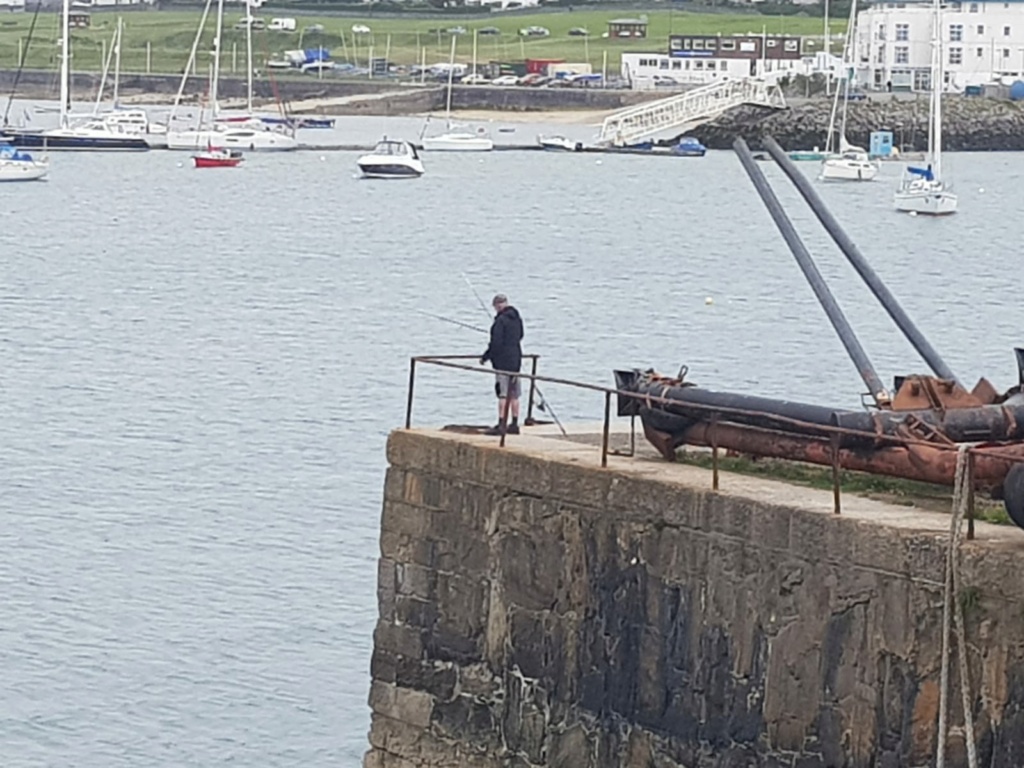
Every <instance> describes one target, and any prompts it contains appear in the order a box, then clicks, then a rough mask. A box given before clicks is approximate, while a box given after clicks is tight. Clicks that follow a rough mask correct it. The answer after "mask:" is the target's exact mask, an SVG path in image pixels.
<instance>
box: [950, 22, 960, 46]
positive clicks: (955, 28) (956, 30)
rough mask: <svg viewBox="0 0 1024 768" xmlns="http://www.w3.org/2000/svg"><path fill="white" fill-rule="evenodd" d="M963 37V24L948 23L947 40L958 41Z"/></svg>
mask: <svg viewBox="0 0 1024 768" xmlns="http://www.w3.org/2000/svg"><path fill="white" fill-rule="evenodd" d="M963 39H964V25H963V24H950V25H949V42H951V43H959V42H960V41H961V40H963Z"/></svg>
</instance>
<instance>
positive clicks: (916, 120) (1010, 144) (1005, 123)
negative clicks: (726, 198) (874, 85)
mask: <svg viewBox="0 0 1024 768" xmlns="http://www.w3.org/2000/svg"><path fill="white" fill-rule="evenodd" d="M831 109H832V100H831V99H827V98H824V97H820V98H813V99H805V100H801V101H798V102H795V103H794V105H793V106H791V107H790V108H789V109H785V110H779V111H773V110H767V109H763V108H760V107H740V108H737V109H733V110H730V111H729V112H727V113H725V114H724V115H722V116H721V117H719V118H718V119H716V120H714V121H713V122H711V123H707V124H706V125H702V126H700V127H698V128H696V129H694V130H693V131H692V134H693V135H695V136H697V137H699V138H700V140H701V142H702V143H703V144H704V145H705V146H707V147H710V148H712V149H729V148H730V147H732V142H733V141H734V140H735V139H736V137H737V136H742V137H743V138H744V139H746V140H747V143H748V144H750V145H751V146H752V147H754V148H758V147H760V144H761V138H762V137H763V136H774V137H775V139H776V141H778V142H779V144H781V145H782V147H783V148H784V149H787V150H797V149H804V150H806V149H811V148H813V147H821V148H822V149H824V146H825V137H826V135H827V133H828V123H829V115H830V112H831ZM847 109H848V114H847V123H846V137H847V139H849V141H850V142H851V143H852V144H854V145H855V146H859V147H863V148H865V149H866V148H868V147H869V146H870V141H869V137H870V135H871V132H872V131H882V130H888V131H892V132H893V142H894V144H896V145H897V146H900V147H902V148H903V149H904V150H913V151H918V152H923V151H925V150H926V149H927V148H928V98H927V96H921V97H918V98H906V97H905V95H902V94H901V95H900V96H881V97H873V98H871V99H869V100H865V101H856V102H850V103H849V104H848V105H847ZM942 110H943V120H942V142H943V149H945V150H949V151H951V152H957V151H963V152H982V151H996V150H998V151H1019V150H1024V104H1022V103H1020V102H1013V101H1009V100H1003V99H988V98H979V97H966V96H946V97H943V100H942Z"/></svg>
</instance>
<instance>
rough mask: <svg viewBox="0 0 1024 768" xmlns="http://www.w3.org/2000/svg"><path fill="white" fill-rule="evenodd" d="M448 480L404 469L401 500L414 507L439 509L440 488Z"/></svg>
mask: <svg viewBox="0 0 1024 768" xmlns="http://www.w3.org/2000/svg"><path fill="white" fill-rule="evenodd" d="M446 482H450V481H446V480H443V479H441V478H439V477H436V476H434V475H429V474H424V473H421V472H418V471H414V470H406V473H405V488H404V489H403V491H402V501H404V502H405V503H406V504H412V505H413V506H416V507H426V508H429V509H436V510H440V508H441V488H442V486H443V485H444V484H445V483H446Z"/></svg>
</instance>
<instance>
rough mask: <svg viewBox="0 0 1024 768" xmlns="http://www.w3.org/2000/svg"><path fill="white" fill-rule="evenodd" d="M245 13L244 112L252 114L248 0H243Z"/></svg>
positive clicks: (249, 6) (250, 36)
mask: <svg viewBox="0 0 1024 768" xmlns="http://www.w3.org/2000/svg"><path fill="white" fill-rule="evenodd" d="M245 15H246V16H247V17H248V24H246V25H245V68H246V73H245V109H246V113H247V114H249V115H251V114H252V5H251V4H250V2H249V0H246V2H245Z"/></svg>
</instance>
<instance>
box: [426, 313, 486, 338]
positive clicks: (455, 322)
mask: <svg viewBox="0 0 1024 768" xmlns="http://www.w3.org/2000/svg"><path fill="white" fill-rule="evenodd" d="M416 311H417V312H419V313H420V314H421V315H426V316H427V317H432V318H434V319H435V320H440V321H441V322H443V323H451V324H452V325H457V326H459V327H460V328H466V329H467V330H470V331H476V332H477V333H488V330H487V329H486V328H481V327H480V326H479V325H471V324H470V323H464V322H462V321H461V320H456V319H455V318H452V317H445V316H444V315H435V314H434V313H433V312H427V311H426V310H423V309H417V310H416Z"/></svg>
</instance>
